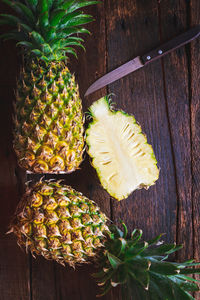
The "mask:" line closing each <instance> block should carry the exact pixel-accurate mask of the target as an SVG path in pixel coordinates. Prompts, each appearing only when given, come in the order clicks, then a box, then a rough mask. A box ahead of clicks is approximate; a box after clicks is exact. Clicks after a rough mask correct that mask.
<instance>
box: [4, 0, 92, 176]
mask: <svg viewBox="0 0 200 300" xmlns="http://www.w3.org/2000/svg"><path fill="white" fill-rule="evenodd" d="M5 3H6V4H7V5H9V6H10V7H11V8H12V9H13V14H12V15H11V14H10V15H8V14H0V25H4V24H7V25H9V26H11V27H12V29H11V31H9V32H8V33H5V34H3V35H1V37H0V38H2V39H5V40H6V39H14V40H16V41H17V46H20V47H21V50H22V54H23V57H24V66H23V68H22V71H21V74H20V78H19V80H18V84H17V90H16V103H15V115H14V124H15V128H14V149H15V152H16V154H17V158H18V162H19V165H20V166H21V167H22V168H24V169H26V170H27V171H28V172H33V173H69V172H72V171H74V170H76V169H77V168H78V167H79V165H80V163H81V162H82V159H83V152H84V136H83V132H84V128H83V123H84V120H83V119H84V118H83V114H82V104H81V99H80V95H79V87H78V85H77V84H76V82H75V78H74V75H72V74H71V73H70V71H69V69H68V67H67V66H66V61H68V57H67V55H68V54H72V55H75V56H76V52H75V50H74V48H73V47H74V46H75V47H82V48H84V47H83V45H82V42H83V39H82V38H81V37H80V34H82V33H89V31H88V30H87V29H85V28H84V25H85V24H87V23H89V22H91V21H92V20H93V18H92V17H91V16H90V15H87V14H84V13H83V12H82V11H81V10H80V9H81V8H83V7H85V6H88V5H92V4H96V3H97V2H96V1H85V0H83V1H79V0H72V1H71V0H70V1H67V0H64V1H48V0H36V1H10V0H5ZM77 35H78V36H77Z"/></svg>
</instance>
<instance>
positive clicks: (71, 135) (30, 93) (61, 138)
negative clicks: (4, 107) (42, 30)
mask: <svg viewBox="0 0 200 300" xmlns="http://www.w3.org/2000/svg"><path fill="white" fill-rule="evenodd" d="M14 123H15V124H14V125H15V128H14V150H15V152H16V155H17V158H18V163H19V165H20V166H21V167H22V168H24V169H26V170H27V171H29V172H33V173H70V172H72V171H74V170H76V169H77V168H78V167H79V165H80V164H81V162H82V160H83V152H84V137H83V132H84V127H83V125H84V120H83V113H82V103H81V99H80V96H79V87H78V85H77V84H76V82H75V78H74V75H72V74H71V73H70V71H69V69H68V68H67V67H66V66H65V64H64V63H63V62H51V63H49V64H47V63H45V62H42V61H39V60H35V61H32V62H31V63H30V64H27V65H26V67H25V69H24V70H22V72H21V76H20V80H19V82H18V86H17V91H16V105H15V116H14Z"/></svg>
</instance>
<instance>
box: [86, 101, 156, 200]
mask: <svg viewBox="0 0 200 300" xmlns="http://www.w3.org/2000/svg"><path fill="white" fill-rule="evenodd" d="M89 110H90V114H91V116H92V118H93V122H91V123H90V124H89V128H88V129H87V131H86V142H87V145H88V153H89V155H90V156H91V157H92V165H93V166H94V168H95V169H96V170H97V173H98V176H99V179H100V181H101V184H102V186H103V187H104V188H105V189H106V190H107V191H108V193H109V194H110V195H111V196H113V197H114V198H116V199H118V200H122V199H124V198H126V197H127V196H128V195H129V194H130V193H132V192H133V191H134V190H136V189H139V188H142V187H144V188H146V189H147V188H148V187H150V186H151V185H153V184H154V183H155V181H156V180H157V179H158V177H159V170H158V167H157V161H156V158H155V155H154V152H153V149H152V146H151V145H149V144H148V143H147V139H146V136H145V135H144V134H143V133H142V130H141V127H140V126H139V125H138V124H137V123H136V120H135V118H134V117H133V116H130V115H128V114H126V113H124V112H122V111H113V110H112V109H111V107H110V104H109V99H108V97H104V98H101V99H100V100H98V101H96V102H94V103H93V104H92V106H91V107H90V109H89Z"/></svg>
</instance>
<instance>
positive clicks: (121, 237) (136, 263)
mask: <svg viewBox="0 0 200 300" xmlns="http://www.w3.org/2000/svg"><path fill="white" fill-rule="evenodd" d="M123 227H124V231H123V232H122V231H121V230H120V229H119V228H117V227H116V226H113V225H112V226H110V232H111V233H110V235H109V237H108V240H107V241H106V243H105V250H104V252H102V253H101V258H100V267H101V271H100V272H98V273H96V274H93V276H94V277H95V278H96V279H97V282H98V285H99V286H100V287H101V294H100V295H99V296H103V295H105V294H106V293H107V292H108V291H109V290H110V289H111V288H112V287H116V286H117V285H121V293H122V299H123V300H129V299H137V300H140V299H141V300H169V299H170V300H177V299H181V300H189V299H190V300H191V299H194V298H193V297H192V296H191V295H190V294H189V292H195V291H198V290H199V288H198V285H197V283H199V281H198V280H196V279H194V278H191V277H189V276H187V275H188V274H194V273H198V274H200V268H194V266H196V265H199V263H194V262H193V260H189V261H186V262H183V263H176V262H169V261H166V259H167V258H168V256H169V254H172V253H174V252H176V251H177V250H179V249H180V248H182V246H177V245H176V244H164V243H163V242H161V241H160V238H161V237H162V234H161V235H159V236H157V237H156V238H154V239H153V240H150V241H148V242H144V241H141V237H142V231H141V230H138V229H135V230H134V231H133V232H132V234H131V237H130V238H126V237H127V227H126V225H125V224H123Z"/></svg>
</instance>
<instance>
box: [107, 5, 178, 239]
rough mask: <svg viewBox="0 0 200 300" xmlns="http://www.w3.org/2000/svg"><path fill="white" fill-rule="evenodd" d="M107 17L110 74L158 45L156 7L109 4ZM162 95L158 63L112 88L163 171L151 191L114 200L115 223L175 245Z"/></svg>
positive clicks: (172, 180) (119, 105) (168, 143)
mask: <svg viewBox="0 0 200 300" xmlns="http://www.w3.org/2000/svg"><path fill="white" fill-rule="evenodd" d="M106 12H107V39H108V41H107V43H108V46H107V48H108V68H109V70H112V69H114V68H115V67H117V66H118V65H120V64H122V63H125V62H126V61H128V60H130V59H131V58H134V57H135V56H137V55H142V54H144V53H145V52H146V51H148V50H150V49H152V48H154V47H156V46H158V45H159V43H160V39H159V17H158V9H157V1H153V0H152V1H140V0H134V1H133V0H128V1H126V2H124V1H123V0H120V1H117V2H116V1H115V2H114V1H108V4H107V8H106ZM163 90H164V86H163V81H162V67H161V62H160V61H156V62H154V63H152V64H149V65H148V66H147V67H145V68H143V69H140V70H138V71H137V72H134V73H132V74H129V75H128V76H127V77H125V78H123V79H121V80H120V81H117V82H115V83H113V84H112V85H110V89H109V92H112V93H114V94H116V97H115V98H114V99H113V101H115V102H117V105H116V106H117V108H121V109H123V110H125V111H126V112H128V113H132V114H134V115H135V117H136V120H137V121H138V122H139V123H140V124H141V126H142V129H143V131H144V132H145V133H146V134H147V138H148V141H149V143H151V144H152V145H153V148H154V150H155V154H156V157H157V159H158V164H159V166H160V169H161V170H160V179H159V180H158V182H157V183H156V185H155V186H153V187H151V188H150V189H149V190H148V191H146V190H139V191H135V192H134V193H133V194H132V195H131V196H130V197H129V198H128V199H127V200H122V201H121V202H119V203H117V201H116V200H112V212H113V214H112V218H113V220H114V221H115V222H118V221H119V220H120V219H122V220H123V221H124V222H126V223H127V224H128V228H129V230H131V229H133V228H135V227H137V228H138V227H139V228H141V229H143V231H144V237H145V238H152V237H153V236H155V235H157V234H159V233H160V232H165V233H167V235H166V237H165V238H166V240H168V241H174V239H175V236H176V209H177V207H176V201H177V199H176V183H175V174H174V166H173V157H172V148H171V140H170V132H169V125H168V119H167V112H166V104H165V97H164V93H163Z"/></svg>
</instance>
